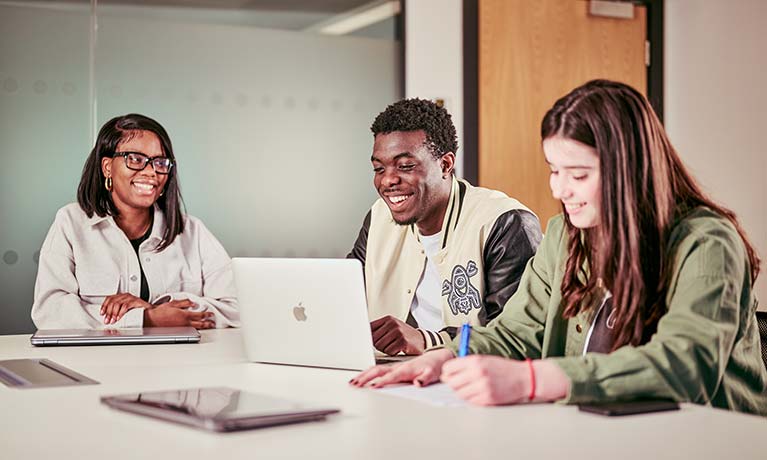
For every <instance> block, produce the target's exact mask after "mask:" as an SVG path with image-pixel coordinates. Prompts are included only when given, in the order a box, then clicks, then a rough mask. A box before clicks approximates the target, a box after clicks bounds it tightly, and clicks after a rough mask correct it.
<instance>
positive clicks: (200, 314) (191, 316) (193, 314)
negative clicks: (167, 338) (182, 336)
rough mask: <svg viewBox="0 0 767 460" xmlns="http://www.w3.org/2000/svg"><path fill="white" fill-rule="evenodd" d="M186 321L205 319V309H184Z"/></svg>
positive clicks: (206, 314) (206, 313)
mask: <svg viewBox="0 0 767 460" xmlns="http://www.w3.org/2000/svg"><path fill="white" fill-rule="evenodd" d="M184 315H185V316H186V319H187V321H205V320H206V319H207V318H208V317H209V315H208V312H207V311H185V312H184Z"/></svg>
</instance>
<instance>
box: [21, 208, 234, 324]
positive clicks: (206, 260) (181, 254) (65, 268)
mask: <svg viewBox="0 0 767 460" xmlns="http://www.w3.org/2000/svg"><path fill="white" fill-rule="evenodd" d="M184 224H185V225H184V231H183V232H182V233H181V234H179V235H178V236H176V239H175V240H173V243H172V244H171V245H170V246H168V247H167V248H165V249H164V250H163V251H161V252H156V251H155V250H154V248H155V247H157V245H158V244H159V243H160V241H161V240H162V235H163V233H164V231H165V217H164V216H163V213H162V211H160V210H159V209H158V208H157V207H156V206H155V209H154V223H153V226H152V232H151V234H150V235H149V238H147V240H146V241H144V242H143V243H141V246H140V247H139V257H140V258H141V267H139V261H138V258H137V257H136V252H135V251H134V249H133V246H131V243H130V241H129V240H128V237H127V236H126V235H125V233H124V232H123V231H122V230H121V229H120V228H119V227H118V226H117V224H116V223H115V221H114V218H112V217H111V216H106V217H99V216H97V215H94V216H93V217H90V218H89V217H88V216H87V215H86V214H85V212H83V210H82V209H81V208H80V206H79V205H78V204H77V203H71V204H68V205H67V206H64V207H63V208H61V209H59V211H58V212H57V213H56V219H55V220H54V222H53V225H52V226H51V229H50V230H49V231H48V235H47V236H46V238H45V241H44V242H43V246H42V248H41V249H40V262H39V266H38V270H37V281H36V283H35V296H34V303H33V305H32V321H34V323H35V326H37V328H38V329H73V328H88V329H97V328H103V327H104V321H103V317H102V316H101V315H100V314H99V311H100V309H101V304H102V303H103V302H104V298H105V297H106V296H109V295H113V294H117V293H124V292H127V293H130V294H133V295H135V296H136V297H139V294H140V291H141V268H143V270H144V274H145V276H146V280H147V284H148V285H149V303H153V302H154V301H156V300H157V299H158V298H160V297H162V296H165V295H169V296H170V297H171V298H172V299H189V300H191V301H192V302H194V303H196V304H197V307H196V308H194V309H191V311H204V310H207V311H210V312H213V313H214V315H215V321H216V327H219V328H221V327H227V326H234V327H237V326H239V318H240V316H239V312H238V310H237V297H236V290H235V286H234V278H233V275H232V268H231V260H230V259H229V256H228V255H227V253H226V250H225V249H224V247H223V246H222V245H221V243H219V242H218V240H217V239H216V237H214V236H213V234H212V233H210V231H209V230H208V229H207V228H206V227H205V225H203V223H202V222H201V221H200V220H199V219H197V218H195V217H192V216H189V215H187V216H186V220H185V222H184ZM143 322H144V309H143V308H136V309H133V310H130V311H128V313H126V314H125V315H124V316H123V317H122V318H121V319H120V320H119V321H118V322H117V323H115V324H113V325H110V327H118V328H122V327H141V326H142V325H143Z"/></svg>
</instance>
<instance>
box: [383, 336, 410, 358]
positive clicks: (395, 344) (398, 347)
mask: <svg viewBox="0 0 767 460" xmlns="http://www.w3.org/2000/svg"><path fill="white" fill-rule="evenodd" d="M406 348H407V341H406V340H405V339H404V337H402V336H396V337H395V338H394V341H392V342H391V343H390V344H389V345H387V346H386V347H384V349H383V350H382V351H383V352H384V353H386V354H387V355H389V356H394V355H397V354H399V352H401V351H402V352H404V351H405V349H406Z"/></svg>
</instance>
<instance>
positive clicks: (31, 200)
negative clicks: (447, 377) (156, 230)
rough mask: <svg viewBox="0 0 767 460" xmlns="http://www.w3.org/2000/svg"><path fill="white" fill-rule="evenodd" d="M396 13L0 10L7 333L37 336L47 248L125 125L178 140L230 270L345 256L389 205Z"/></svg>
mask: <svg viewBox="0 0 767 460" xmlns="http://www.w3.org/2000/svg"><path fill="white" fill-rule="evenodd" d="M242 4H246V5H247V6H241V5H242ZM381 5H385V6H388V7H389V8H390V10H389V11H390V13H389V14H388V15H384V16H383V17H382V16H381V15H379V16H378V17H377V18H374V19H372V20H371V19H368V22H365V20H364V19H363V20H362V21H361V22H360V20H359V17H357V16H364V13H365V12H366V11H367V10H370V9H372V8H378V9H379V10H380V8H381ZM392 5H393V6H392ZM397 6H398V5H396V2H374V3H372V4H371V3H369V2H365V1H359V0H326V1H320V0H316V1H294V0H291V1H287V0H286V1H280V2H276V1H269V0H256V1H248V2H242V1H236V0H225V1H220V0H216V1H213V0H211V1H206V0H167V1H153V2H148V1H140V0H134V1H119V2H118V1H110V2H107V1H103V0H102V1H99V2H98V3H96V2H95V1H92V2H87V1H59V2H42V1H40V2H37V1H31V2H30V1H25V2H5V1H0V155H2V156H1V158H2V160H3V162H2V164H3V167H2V168H0V190H1V191H2V193H1V194H0V255H1V256H2V260H0V287H1V288H2V292H3V296H2V305H1V306H0V333H1V334H10V333H26V332H31V331H32V330H33V328H34V327H33V325H32V322H31V320H30V318H29V312H30V309H31V305H32V295H33V289H34V281H35V276H36V272H37V257H38V251H39V248H40V245H41V243H42V241H43V239H44V238H45V235H46V232H47V230H48V228H49V226H50V224H51V223H52V222H53V218H54V215H55V212H56V210H57V209H58V208H60V207H62V206H64V205H65V204H67V203H70V202H73V201H75V199H76V190H77V184H78V183H79V179H80V174H81V170H82V166H83V164H84V162H85V158H86V156H87V155H88V153H89V151H90V149H91V148H92V146H93V140H94V139H95V133H96V132H97V130H98V128H99V127H100V126H101V125H102V124H103V123H104V122H106V121H107V120H109V119H110V118H112V117H114V116H117V115H122V114H126V113H131V112H138V113H142V114H145V115H148V116H150V117H152V118H155V119H156V120H158V121H159V122H160V123H161V124H162V125H163V126H165V128H166V129H167V130H168V132H169V134H170V136H171V139H172V141H173V144H174V150H175V153H176V156H177V160H178V174H179V178H180V182H181V191H182V195H183V197H184V199H185V203H186V208H187V211H188V212H189V213H190V214H192V215H195V216H197V217H200V218H201V219H202V220H203V221H204V222H205V224H206V225H207V226H208V227H209V228H210V229H211V230H212V231H213V233H214V234H215V235H216V236H217V237H218V238H219V239H220V240H221V242H222V243H223V244H224V246H225V247H226V249H227V250H228V252H229V254H230V255H231V256H233V257H234V256H262V257H343V256H344V255H345V254H346V253H347V252H348V250H349V249H350V248H351V245H352V243H353V241H354V238H355V237H356V234H357V231H358V230H359V227H360V225H361V223H362V219H363V217H364V215H365V213H366V211H367V208H368V207H369V206H370V204H371V203H372V202H373V200H374V199H375V196H376V194H375V190H374V189H373V186H372V171H371V168H370V162H369V158H370V154H371V150H372V135H371V134H370V131H369V126H370V124H371V123H372V120H373V117H375V115H376V114H377V113H378V112H380V111H381V110H383V109H384V108H385V106H386V105H388V104H389V103H391V102H393V101H395V100H397V99H399V98H400V97H402V94H403V88H402V78H401V75H402V72H401V70H402V69H401V65H402V43H401V41H400V40H399V38H398V35H399V34H398V32H397V31H398V27H397V23H398V18H397V17H396V16H395V14H396V11H397V10H398V8H397ZM350 17H352V18H353V19H357V24H356V25H353V26H351V27H349V26H346V30H345V31H344V32H342V33H341V34H337V33H338V32H337V29H338V28H339V24H340V23H343V22H344V21H347V22H348V19H349V18H350ZM352 22H353V21H352ZM360 24H361V25H360ZM333 27H335V28H336V30H334V31H333V32H332V33H334V34H335V35H330V34H328V33H329V32H328V31H329V30H331V29H333ZM343 27H344V26H343V24H341V26H340V28H341V29H343Z"/></svg>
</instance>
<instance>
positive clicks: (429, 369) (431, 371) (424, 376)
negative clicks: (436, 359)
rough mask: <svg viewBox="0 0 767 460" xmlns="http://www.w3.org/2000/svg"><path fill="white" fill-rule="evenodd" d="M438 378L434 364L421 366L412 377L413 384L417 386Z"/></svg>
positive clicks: (429, 383) (432, 381) (423, 385)
mask: <svg viewBox="0 0 767 460" xmlns="http://www.w3.org/2000/svg"><path fill="white" fill-rule="evenodd" d="M438 380H439V373H437V368H436V366H435V365H429V366H426V367H424V368H423V370H421V372H420V373H419V374H418V375H416V377H415V378H414V379H413V384H414V385H415V386H417V387H425V386H426V385H431V384H432V383H435V382H437V381H438Z"/></svg>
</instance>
